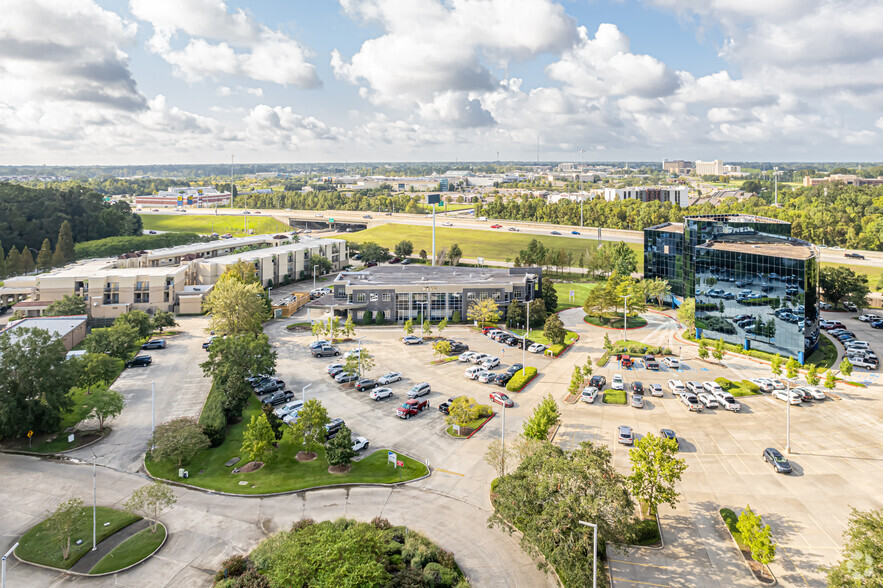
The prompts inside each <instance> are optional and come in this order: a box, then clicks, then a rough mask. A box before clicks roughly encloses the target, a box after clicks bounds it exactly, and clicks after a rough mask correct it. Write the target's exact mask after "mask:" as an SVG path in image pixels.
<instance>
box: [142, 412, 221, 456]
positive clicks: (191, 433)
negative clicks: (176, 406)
mask: <svg viewBox="0 0 883 588" xmlns="http://www.w3.org/2000/svg"><path fill="white" fill-rule="evenodd" d="M208 446H209V440H208V437H206V436H205V433H204V432H203V431H202V426H201V425H200V424H199V423H197V422H196V419H194V418H192V417H178V418H176V419H172V420H170V421H169V422H167V423H163V424H161V425H159V426H157V427H156V430H155V431H154V432H153V435H151V436H150V441H148V442H147V447H148V453H149V454H150V457H151V459H153V460H155V461H167V460H168V461H174V462H175V463H176V464H177V466H178V467H181V466H182V465H184V464H186V463H188V462H189V461H190V460H191V459H193V458H194V456H196V454H197V453H199V452H200V451H202V450H203V449H205V448H207V447H208Z"/></svg>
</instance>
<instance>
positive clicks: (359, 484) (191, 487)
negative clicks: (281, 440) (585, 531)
mask: <svg viewBox="0 0 883 588" xmlns="http://www.w3.org/2000/svg"><path fill="white" fill-rule="evenodd" d="M386 449H388V450H391V449H390V448H386ZM377 451H380V450H379V449H376V450H374V451H373V452H371V453H369V454H368V455H373V454H374V453H377ZM396 453H397V454H398V453H401V452H399V451H396ZM368 455H366V456H365V457H368ZM402 455H404V456H405V457H408V458H410V459H414V458H413V457H411V456H410V455H407V454H405V453H402ZM362 459H364V458H362ZM360 461H361V460H360ZM414 461H417V462H420V463H422V464H423V465H425V466H426V470H427V472H426V473H425V474H423V475H422V476H420V477H419V478H414V479H412V480H404V481H402V482H390V483H388V484H384V483H381V482H352V483H343V484H326V485H324V486H310V487H309V488H300V489H298V490H283V491H282V492H269V493H263V494H237V493H235V492H224V491H222V490H211V489H209V488H201V487H199V486H194V485H192V484H185V483H184V482H177V481H175V480H169V479H167V478H157V477H155V476H154V475H153V474H151V473H150V472H149V471H148V469H147V465H146V464H145V462H144V459H143V458H142V459H141V469H143V470H144V472H145V475H146V476H147V477H148V478H149V479H151V480H155V481H157V482H164V483H166V484H169V485H171V486H178V487H180V488H187V489H189V490H196V491H197V492H204V493H206V494H217V495H218V496H235V497H239V498H267V497H270V496H286V495H290V494H298V493H300V492H310V491H312V490H326V489H329V488H361V487H365V488H371V487H379V488H395V487H396V486H404V485H405V484H411V483H413V482H419V481H420V480H425V479H426V478H428V477H429V476H431V475H432V468H431V467H430V466H429V464H428V463H427V462H425V461H420V460H419V459H414ZM53 569H54V568H53Z"/></svg>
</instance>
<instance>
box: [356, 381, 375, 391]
mask: <svg viewBox="0 0 883 588" xmlns="http://www.w3.org/2000/svg"><path fill="white" fill-rule="evenodd" d="M376 387H377V382H376V381H375V380H369V379H368V378H363V379H361V380H359V381H358V382H356V390H358V391H359V392H362V391H364V390H370V389H371V388H376Z"/></svg>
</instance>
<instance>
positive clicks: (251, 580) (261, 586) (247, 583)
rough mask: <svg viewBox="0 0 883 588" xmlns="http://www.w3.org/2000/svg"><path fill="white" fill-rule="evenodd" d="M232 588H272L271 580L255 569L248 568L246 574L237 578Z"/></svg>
mask: <svg viewBox="0 0 883 588" xmlns="http://www.w3.org/2000/svg"><path fill="white" fill-rule="evenodd" d="M230 588H270V580H268V579H267V577H266V576H264V575H262V574H261V573H260V572H258V571H257V570H256V569H254V568H248V569H247V570H245V573H244V574H242V575H241V576H239V577H238V578H236V580H235V581H234V582H233V583H232V584H231V585H230Z"/></svg>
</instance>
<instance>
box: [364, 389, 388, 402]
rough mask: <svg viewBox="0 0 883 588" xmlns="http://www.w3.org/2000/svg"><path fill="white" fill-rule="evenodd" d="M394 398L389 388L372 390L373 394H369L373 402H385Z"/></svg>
mask: <svg viewBox="0 0 883 588" xmlns="http://www.w3.org/2000/svg"><path fill="white" fill-rule="evenodd" d="M390 396H392V390H390V389H389V388H374V389H373V390H371V393H370V394H368V398H370V399H371V400H383V399H384V398H389V397H390Z"/></svg>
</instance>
